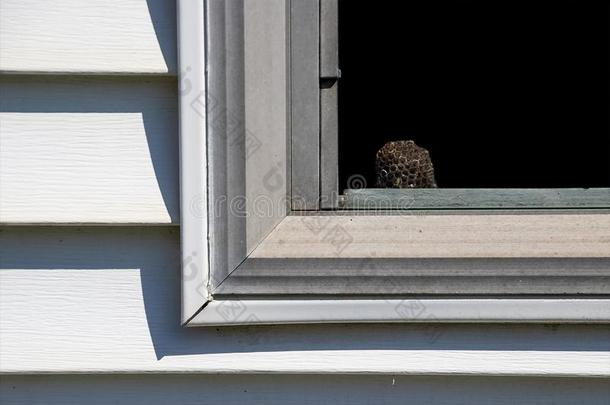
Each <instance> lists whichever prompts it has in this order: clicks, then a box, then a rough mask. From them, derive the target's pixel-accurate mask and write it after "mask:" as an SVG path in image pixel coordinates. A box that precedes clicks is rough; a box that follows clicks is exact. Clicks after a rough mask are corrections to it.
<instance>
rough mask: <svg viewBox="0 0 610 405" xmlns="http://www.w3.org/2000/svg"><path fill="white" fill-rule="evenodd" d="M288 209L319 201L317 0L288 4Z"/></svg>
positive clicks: (311, 206) (308, 206) (312, 207)
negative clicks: (290, 147) (290, 170)
mask: <svg viewBox="0 0 610 405" xmlns="http://www.w3.org/2000/svg"><path fill="white" fill-rule="evenodd" d="M290 65H291V126H292V130H291V135H292V136H291V142H292V159H291V160H292V174H291V179H292V209H293V210H317V209H318V208H319V206H320V205H319V200H320V183H319V170H320V159H319V157H320V156H319V155H320V88H319V86H320V84H319V80H320V79H319V76H320V70H319V0H298V1H292V2H291V12H290Z"/></svg>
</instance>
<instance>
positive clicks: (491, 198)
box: [344, 188, 610, 210]
mask: <svg viewBox="0 0 610 405" xmlns="http://www.w3.org/2000/svg"><path fill="white" fill-rule="evenodd" d="M344 208H346V209H403V210H409V209H460V208H469V209H487V208H490V209H519V208H610V188H589V189H580V188H566V189H451V188H445V189H426V188H412V189H383V188H378V189H376V188H368V189H359V190H345V203H344Z"/></svg>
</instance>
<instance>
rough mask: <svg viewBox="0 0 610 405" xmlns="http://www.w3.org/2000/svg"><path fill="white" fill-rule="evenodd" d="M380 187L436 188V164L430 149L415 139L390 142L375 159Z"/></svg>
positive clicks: (378, 185)
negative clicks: (433, 164) (429, 151)
mask: <svg viewBox="0 0 610 405" xmlns="http://www.w3.org/2000/svg"><path fill="white" fill-rule="evenodd" d="M375 172H376V174H377V187H379V188H409V187H421V188H434V187H436V181H435V180H434V166H432V160H431V159H430V154H429V153H428V151H427V150H426V149H424V148H422V147H419V146H417V145H416V144H415V142H413V141H392V142H388V143H386V144H385V145H383V147H382V148H381V149H379V151H377V155H376V161H375Z"/></svg>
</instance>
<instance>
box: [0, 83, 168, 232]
mask: <svg viewBox="0 0 610 405" xmlns="http://www.w3.org/2000/svg"><path fill="white" fill-rule="evenodd" d="M176 87H177V84H176V81H175V80H174V79H170V78H148V79H146V78H133V77H132V78H101V77H86V78H69V77H66V78H63V77H62V78H59V77H54V78H51V79H49V78H41V77H37V78H34V77H28V76H4V77H1V78H0V92H1V93H2V98H1V99H0V169H1V170H0V222H2V223H150V224H157V223H159V224H168V223H178V222H179V205H178V204H179V197H178V129H177V106H176V103H177V101H176V100H177V99H176V91H177V90H176Z"/></svg>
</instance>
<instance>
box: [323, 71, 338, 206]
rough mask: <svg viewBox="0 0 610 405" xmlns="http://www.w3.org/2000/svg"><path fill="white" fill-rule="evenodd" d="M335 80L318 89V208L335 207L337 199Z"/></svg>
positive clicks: (336, 95) (336, 84)
mask: <svg viewBox="0 0 610 405" xmlns="http://www.w3.org/2000/svg"><path fill="white" fill-rule="evenodd" d="M338 86H339V84H338V83H337V81H333V82H329V87H322V88H321V89H320V146H321V147H320V208H321V209H329V208H336V207H337V204H338V199H339V136H338V135H339V134H338V130H339V122H338V120H339V117H338V111H337V97H338V94H337V92H338Z"/></svg>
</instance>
